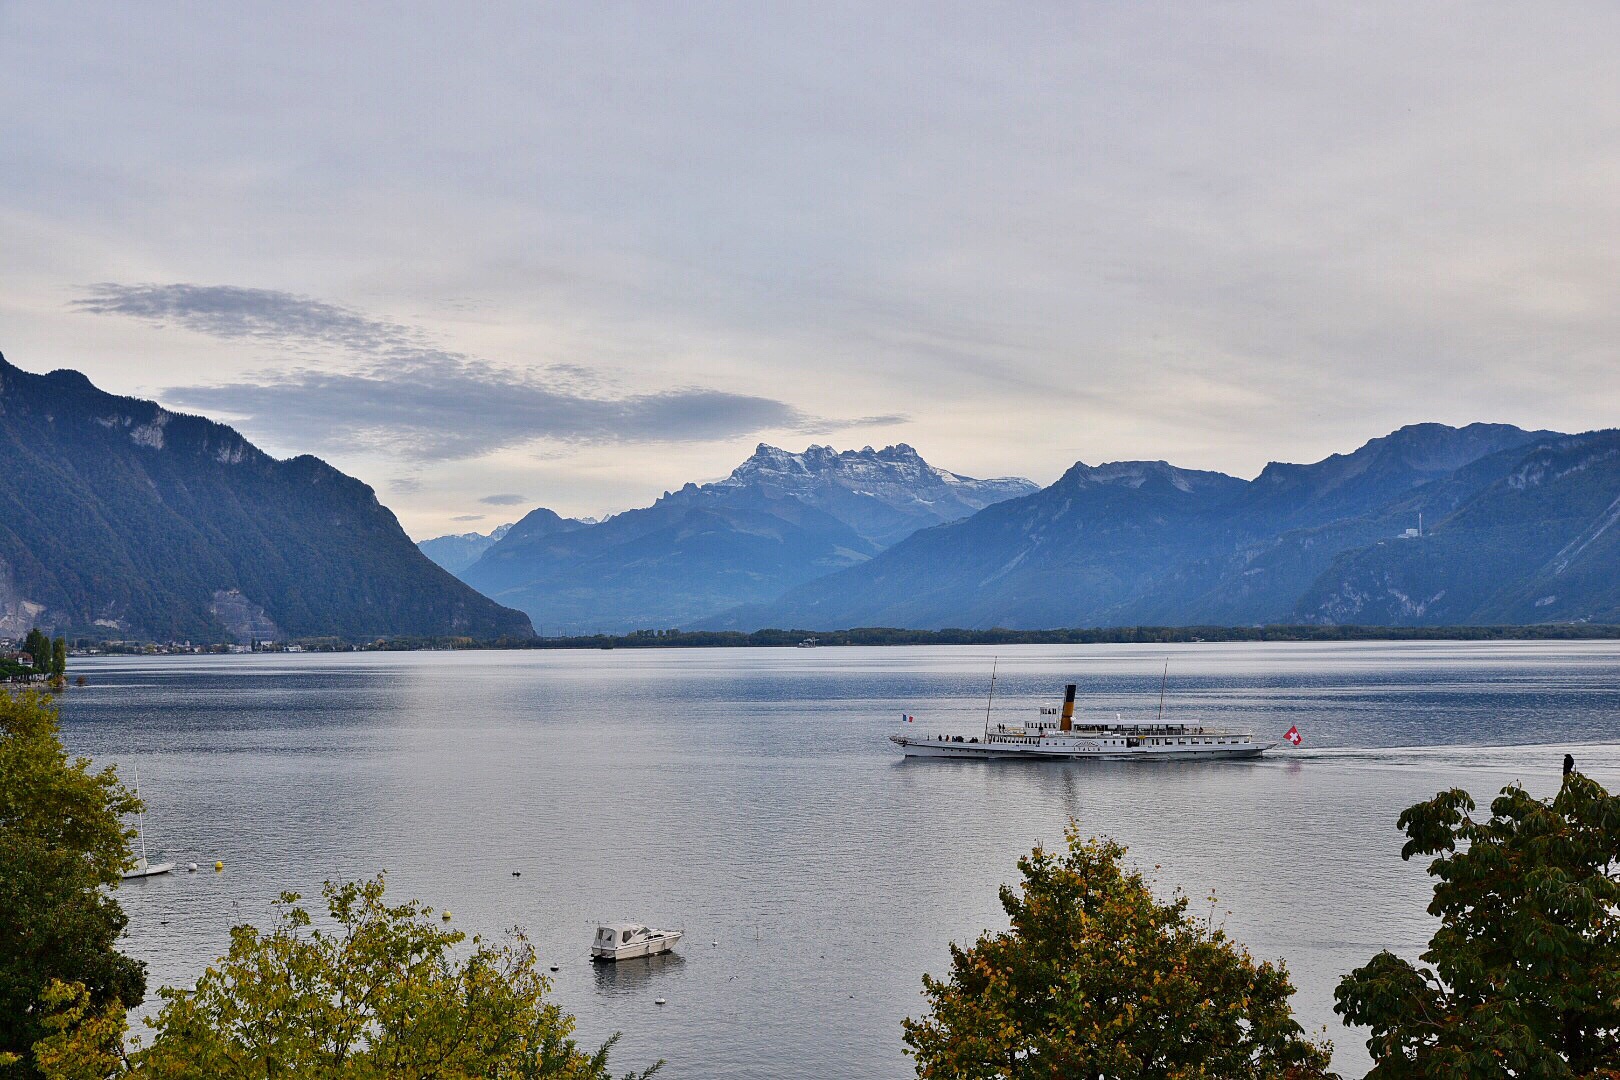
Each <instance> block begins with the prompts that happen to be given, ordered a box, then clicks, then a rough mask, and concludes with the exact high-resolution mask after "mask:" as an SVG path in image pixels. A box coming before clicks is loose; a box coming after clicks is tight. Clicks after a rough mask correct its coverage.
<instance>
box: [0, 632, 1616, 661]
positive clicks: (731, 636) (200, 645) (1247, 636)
mask: <svg viewBox="0 0 1620 1080" xmlns="http://www.w3.org/2000/svg"><path fill="white" fill-rule="evenodd" d="M1612 640H1620V625H1614V624H1603V625H1597V624H1548V625H1542V626H1309V625H1307V626H1286V625H1279V626H1121V627H1106V628H1068V629H1058V630H1007V629H990V630H958V629H947V630H905V629H899V628H891V627H858V628H855V629H850V630H756V631H753V632H752V633H742V632H740V631H734V630H690V631H689V630H637V631H634V632H631V633H628V634H581V635H570V636H567V637H535V638H510V639H496V640H477V639H474V638H467V637H444V638H374V639H371V640H366V641H337V640H333V639H314V640H305V641H255V642H252V643H250V644H242V643H235V642H191V641H166V642H158V641H89V640H85V639H80V640H78V641H75V642H73V643H72V644H71V645H70V646H69V654H70V655H72V656H76V657H77V656H163V655H225V654H249V653H339V652H446V651H460V650H466V651H480V650H526V649H717V648H719V649H723V648H819V647H822V646H831V647H836V646H840V645H844V646H849V645H861V646H872V645H1170V644H1206V643H1208V644H1216V643H1230V642H1334V641H1612ZM17 644H18V643H16V642H12V641H9V640H7V639H4V638H0V654H3V653H4V652H5V651H7V650H11V649H15V648H16V647H17Z"/></svg>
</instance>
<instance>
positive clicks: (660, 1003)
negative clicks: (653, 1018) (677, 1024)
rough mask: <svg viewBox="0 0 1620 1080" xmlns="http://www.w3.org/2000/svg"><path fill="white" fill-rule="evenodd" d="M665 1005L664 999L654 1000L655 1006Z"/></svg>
mask: <svg viewBox="0 0 1620 1080" xmlns="http://www.w3.org/2000/svg"><path fill="white" fill-rule="evenodd" d="M663 1003H664V999H663V998H657V999H655V1000H654V1001H653V1004H654V1005H662V1004H663Z"/></svg>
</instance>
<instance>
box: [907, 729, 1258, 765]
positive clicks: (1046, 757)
mask: <svg viewBox="0 0 1620 1080" xmlns="http://www.w3.org/2000/svg"><path fill="white" fill-rule="evenodd" d="M890 738H891V740H892V741H893V742H894V743H896V744H897V745H898V746H899V747H900V750H901V752H902V753H903V754H904V755H905V756H906V757H916V758H960V759H963V760H969V761H1090V760H1102V761H1242V760H1247V759H1252V758H1257V757H1259V756H1260V755H1261V754H1264V753H1265V752H1266V751H1267V750H1270V749H1272V747H1274V746H1276V745H1277V744H1276V743H1245V744H1241V745H1237V746H1231V745H1227V746H1197V747H1193V746H1132V747H1092V746H1062V745H1041V744H1028V745H997V744H994V743H982V742H980V743H969V742H960V743H959V742H949V741H944V740H939V739H913V738H911V737H909V736H905V735H894V736H891V737H890Z"/></svg>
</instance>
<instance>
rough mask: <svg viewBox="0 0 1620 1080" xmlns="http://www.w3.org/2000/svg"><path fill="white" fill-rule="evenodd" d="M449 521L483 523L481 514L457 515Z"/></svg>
mask: <svg viewBox="0 0 1620 1080" xmlns="http://www.w3.org/2000/svg"><path fill="white" fill-rule="evenodd" d="M450 520H451V521H483V520H484V515H483V514H457V515H456V516H455V517H453V518H451V519H450Z"/></svg>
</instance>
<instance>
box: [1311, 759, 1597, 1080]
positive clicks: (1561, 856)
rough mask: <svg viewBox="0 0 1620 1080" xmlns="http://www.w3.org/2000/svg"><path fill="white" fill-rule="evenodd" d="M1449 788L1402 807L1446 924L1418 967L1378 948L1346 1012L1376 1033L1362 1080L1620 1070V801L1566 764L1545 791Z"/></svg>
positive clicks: (1343, 994)
mask: <svg viewBox="0 0 1620 1080" xmlns="http://www.w3.org/2000/svg"><path fill="white" fill-rule="evenodd" d="M1473 810H1474V801H1473V799H1471V798H1469V796H1468V793H1467V792H1465V791H1461V790H1457V789H1452V790H1450V791H1445V792H1442V793H1440V794H1439V795H1437V796H1435V797H1434V798H1433V799H1431V800H1429V801H1428V802H1424V803H1419V804H1417V805H1416V806H1412V807H1409V808H1408V809H1407V810H1406V811H1405V812H1403V813H1402V814H1401V816H1400V818H1399V820H1398V825H1399V827H1400V828H1401V829H1403V830H1405V832H1406V835H1407V837H1408V839H1407V842H1406V844H1405V846H1403V847H1402V848H1401V857H1402V858H1403V859H1410V858H1412V857H1413V856H1415V855H1434V856H1437V858H1435V860H1434V861H1433V862H1432V863H1430V864H1429V873H1430V874H1431V875H1432V876H1433V877H1434V878H1435V879H1436V881H1435V886H1434V900H1433V902H1432V903H1430V905H1429V913H1430V914H1431V915H1434V916H1435V917H1436V918H1438V919H1439V920H1440V929H1439V930H1438V931H1436V932H1435V935H1434V937H1433V938H1431V939H1430V941H1429V948H1428V951H1427V952H1425V953H1423V955H1422V957H1421V959H1422V960H1423V962H1424V963H1425V964H1427V965H1430V966H1428V967H1416V966H1414V965H1413V964H1411V963H1409V962H1407V961H1406V960H1403V959H1401V958H1400V957H1397V956H1395V955H1394V954H1392V953H1390V952H1381V953H1379V954H1378V955H1377V956H1375V957H1373V958H1372V960H1371V961H1369V962H1368V963H1367V964H1366V965H1365V966H1363V967H1361V968H1358V969H1357V970H1356V971H1353V972H1351V973H1350V974H1349V975H1348V976H1346V977H1345V979H1344V980H1343V982H1341V983H1340V984H1339V988H1338V991H1337V999H1338V1004H1337V1009H1338V1011H1339V1012H1340V1013H1341V1014H1342V1015H1343V1016H1344V1019H1345V1022H1346V1023H1351V1024H1361V1025H1364V1026H1366V1027H1368V1028H1370V1029H1371V1030H1372V1035H1371V1037H1370V1038H1369V1039H1368V1040H1367V1048H1368V1050H1369V1051H1370V1052H1371V1053H1372V1057H1373V1061H1374V1062H1375V1067H1374V1069H1373V1071H1372V1072H1370V1073H1369V1074H1368V1077H1369V1080H1408V1078H1412V1080H1463V1078H1467V1080H1476V1078H1481V1080H1489V1078H1493V1077H1503V1078H1506V1077H1515V1078H1525V1080H1570V1078H1576V1077H1579V1078H1598V1077H1603V1078H1620V914H1617V907H1616V906H1617V905H1620V873H1617V862H1620V798H1616V797H1614V796H1611V795H1610V794H1609V793H1608V792H1606V791H1605V790H1604V789H1603V788H1602V786H1601V785H1599V784H1598V783H1596V782H1595V781H1593V780H1590V779H1588V778H1587V777H1585V776H1582V775H1581V774H1579V773H1570V774H1568V775H1567V776H1566V777H1565V779H1564V783H1563V786H1562V787H1561V788H1560V789H1559V791H1558V793H1557V794H1556V795H1554V796H1553V797H1552V798H1551V799H1545V800H1543V799H1535V798H1532V797H1531V796H1530V795H1529V794H1528V793H1527V792H1526V791H1525V790H1524V789H1523V788H1522V787H1519V786H1517V785H1513V786H1509V787H1506V788H1503V789H1502V793H1501V795H1500V796H1498V797H1497V798H1496V800H1495V801H1494V802H1492V803H1491V816H1490V818H1489V819H1488V820H1485V821H1479V820H1476V819H1475V818H1474V817H1473Z"/></svg>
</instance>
